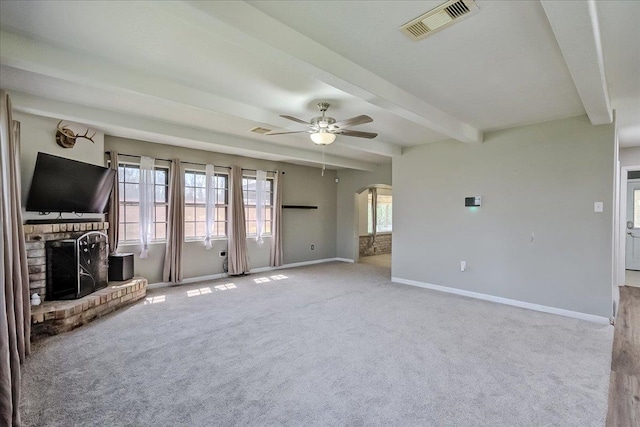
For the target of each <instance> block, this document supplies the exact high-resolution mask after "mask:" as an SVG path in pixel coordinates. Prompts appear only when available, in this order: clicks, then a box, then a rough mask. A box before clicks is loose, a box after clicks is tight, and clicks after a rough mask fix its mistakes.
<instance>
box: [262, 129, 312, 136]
mask: <svg viewBox="0 0 640 427" xmlns="http://www.w3.org/2000/svg"><path fill="white" fill-rule="evenodd" d="M288 133H307V131H306V130H298V131H295V132H269V133H265V135H286V134H288Z"/></svg>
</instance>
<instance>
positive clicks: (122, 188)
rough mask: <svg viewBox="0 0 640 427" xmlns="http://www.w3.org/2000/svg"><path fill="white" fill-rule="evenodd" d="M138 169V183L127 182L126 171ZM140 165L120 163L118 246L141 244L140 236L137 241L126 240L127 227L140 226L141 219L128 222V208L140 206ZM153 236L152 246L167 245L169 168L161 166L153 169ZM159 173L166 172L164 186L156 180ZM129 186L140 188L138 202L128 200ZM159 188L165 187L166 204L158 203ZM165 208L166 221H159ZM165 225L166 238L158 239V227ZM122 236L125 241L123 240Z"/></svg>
mask: <svg viewBox="0 0 640 427" xmlns="http://www.w3.org/2000/svg"><path fill="white" fill-rule="evenodd" d="M127 168H129V169H137V170H138V181H137V182H135V181H127V179H126V169H127ZM139 171H140V164H139V163H133V162H123V161H119V162H118V190H119V191H118V209H119V212H118V246H133V245H139V244H140V235H139V233H138V235H137V236H136V238H135V239H130V240H127V239H126V238H124V237H125V236H126V235H127V227H128V225H129V224H138V227H139V226H140V217H139V216H138V217H137V218H135V221H127V214H126V213H127V207H131V206H138V207H139V206H140V199H139V195H140V172H139ZM153 171H154V173H153V186H154V191H153V205H154V209H153V235H152V237H151V240H150V241H149V243H150V244H153V243H166V241H167V216H168V214H169V166H160V165H154V167H153ZM158 172H164V177H165V182H164V183H162V184H158V183H157V181H156V179H157V177H158V174H157V173H158ZM128 185H137V186H138V200H137V201H131V200H126V196H127V190H126V189H127V186H128ZM157 187H164V202H159V201H158V199H157V198H158V192H157ZM159 207H164V220H163V221H157V215H158V208H159ZM159 224H164V237H162V238H158V237H157V233H158V225H159ZM121 236H122V237H123V239H121Z"/></svg>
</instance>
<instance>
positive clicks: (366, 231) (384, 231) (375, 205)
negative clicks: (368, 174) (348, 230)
mask: <svg viewBox="0 0 640 427" xmlns="http://www.w3.org/2000/svg"><path fill="white" fill-rule="evenodd" d="M356 199H357V204H358V225H357V230H358V233H357V236H358V246H357V247H358V262H360V263H363V264H369V265H375V266H378V267H384V268H389V269H390V268H391V252H392V232H393V192H392V188H391V186H389V185H382V184H375V185H370V186H367V187H365V188H362V189H361V190H360V191H358V193H357V195H356Z"/></svg>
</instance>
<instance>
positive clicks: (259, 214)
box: [256, 170, 267, 244]
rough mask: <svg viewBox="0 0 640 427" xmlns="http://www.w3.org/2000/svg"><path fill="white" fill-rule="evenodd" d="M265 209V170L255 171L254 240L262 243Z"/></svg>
mask: <svg viewBox="0 0 640 427" xmlns="http://www.w3.org/2000/svg"><path fill="white" fill-rule="evenodd" d="M266 209H267V172H266V171H261V170H259V171H256V242H258V243H260V244H262V243H264V240H263V239H262V236H264V220H265V210H266Z"/></svg>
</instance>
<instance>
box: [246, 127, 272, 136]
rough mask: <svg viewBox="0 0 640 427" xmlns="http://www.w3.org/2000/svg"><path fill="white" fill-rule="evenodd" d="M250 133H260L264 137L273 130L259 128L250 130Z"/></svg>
mask: <svg viewBox="0 0 640 427" xmlns="http://www.w3.org/2000/svg"><path fill="white" fill-rule="evenodd" d="M249 132H253V133H259V134H260V135H264V134H265V133H269V132H271V129H267V128H261V127H260V126H258V127H257V128H253V129H249Z"/></svg>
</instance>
